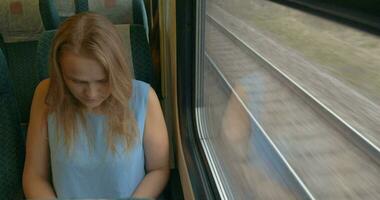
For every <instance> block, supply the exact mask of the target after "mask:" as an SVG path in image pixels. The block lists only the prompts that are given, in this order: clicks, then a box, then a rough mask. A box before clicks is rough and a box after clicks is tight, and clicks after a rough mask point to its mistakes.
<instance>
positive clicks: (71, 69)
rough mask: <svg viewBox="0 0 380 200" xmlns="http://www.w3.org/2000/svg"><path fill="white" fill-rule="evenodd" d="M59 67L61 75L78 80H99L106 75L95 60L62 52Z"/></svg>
mask: <svg viewBox="0 0 380 200" xmlns="http://www.w3.org/2000/svg"><path fill="white" fill-rule="evenodd" d="M60 65H61V68H62V73H63V75H65V76H69V77H72V78H75V79H79V80H85V81H92V80H101V79H104V78H106V75H107V74H106V71H105V69H104V67H103V66H102V65H101V64H100V63H99V62H98V61H97V60H96V59H93V58H90V57H87V56H81V55H78V54H76V53H73V52H64V53H63V54H62V56H61V59H60Z"/></svg>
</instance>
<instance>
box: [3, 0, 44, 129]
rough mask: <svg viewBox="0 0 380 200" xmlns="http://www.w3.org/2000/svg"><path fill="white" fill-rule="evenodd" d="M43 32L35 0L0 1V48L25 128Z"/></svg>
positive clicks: (24, 127) (36, 80) (36, 0)
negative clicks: (40, 38)
mask: <svg viewBox="0 0 380 200" xmlns="http://www.w3.org/2000/svg"><path fill="white" fill-rule="evenodd" d="M42 31H43V25H42V20H41V16H40V13H39V8H38V0H18V1H14V0H1V1H0V33H1V35H2V38H3V40H0V47H1V49H2V50H3V52H4V55H5V57H6V59H7V61H8V67H9V71H10V76H11V79H12V84H13V87H14V89H15V94H16V99H17V105H18V107H19V110H20V120H21V123H22V124H23V125H24V126H23V129H24V130H25V129H26V124H27V122H28V121H29V110H30V105H31V101H32V98H33V92H34V89H35V87H36V85H37V84H38V76H37V71H36V68H35V67H34V63H35V52H36V48H37V40H38V38H39V36H40V34H41V33H42Z"/></svg>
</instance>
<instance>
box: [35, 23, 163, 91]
mask: <svg viewBox="0 0 380 200" xmlns="http://www.w3.org/2000/svg"><path fill="white" fill-rule="evenodd" d="M116 27H117V28H118V30H119V32H120V34H121V35H122V37H123V39H124V42H125V48H126V50H127V54H128V55H125V56H126V58H127V60H131V61H132V62H131V64H132V65H133V69H134V74H135V77H136V79H138V80H142V81H145V82H147V83H149V84H151V85H152V87H153V88H154V89H155V90H156V92H157V93H158V94H160V86H159V83H158V82H157V81H156V79H155V78H154V76H153V64H152V56H151V54H150V49H149V45H148V42H147V40H146V37H145V36H144V34H141V33H144V28H143V27H142V26H141V25H128V24H123V25H116ZM55 32H56V31H55V30H50V31H45V32H44V33H43V34H42V36H41V38H40V40H39V43H38V47H37V59H36V60H37V66H39V77H40V80H42V79H44V78H47V77H48V59H49V51H50V49H51V42H52V40H53V37H54V34H55ZM131 58H132V59H131Z"/></svg>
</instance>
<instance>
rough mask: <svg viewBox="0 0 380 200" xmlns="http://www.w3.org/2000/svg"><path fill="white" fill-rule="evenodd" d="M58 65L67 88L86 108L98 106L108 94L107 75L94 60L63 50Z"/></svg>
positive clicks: (91, 108)
mask: <svg viewBox="0 0 380 200" xmlns="http://www.w3.org/2000/svg"><path fill="white" fill-rule="evenodd" d="M60 65H61V68H62V75H63V80H64V82H65V84H66V86H67V88H68V89H69V90H70V92H71V94H72V95H73V96H74V97H75V98H76V99H77V100H78V101H79V102H80V103H82V105H83V106H84V107H86V108H87V109H88V110H90V111H91V110H93V109H95V108H97V107H99V106H100V105H101V104H102V103H103V102H104V101H105V100H106V99H107V98H108V97H109V96H110V94H111V92H110V87H109V80H108V76H107V74H106V72H105V70H104V68H103V67H102V66H101V65H100V64H99V63H98V62H97V61H96V60H94V59H91V58H88V57H84V56H81V55H78V54H75V53H71V52H64V53H63V55H62V57H61V60H60Z"/></svg>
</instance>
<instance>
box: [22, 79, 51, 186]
mask: <svg viewBox="0 0 380 200" xmlns="http://www.w3.org/2000/svg"><path fill="white" fill-rule="evenodd" d="M48 87H49V80H44V81H42V82H41V83H40V84H38V86H37V88H36V90H35V92H34V96H33V101H32V107H31V111H30V120H29V126H28V133H27V136H26V137H27V139H26V158H25V167H24V178H25V175H27V176H28V175H31V174H33V175H36V176H40V177H42V178H46V179H48V178H49V172H50V170H49V146H48V145H49V143H48V137H47V105H46V103H45V97H46V94H47V90H48ZM24 181H25V180H24Z"/></svg>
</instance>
